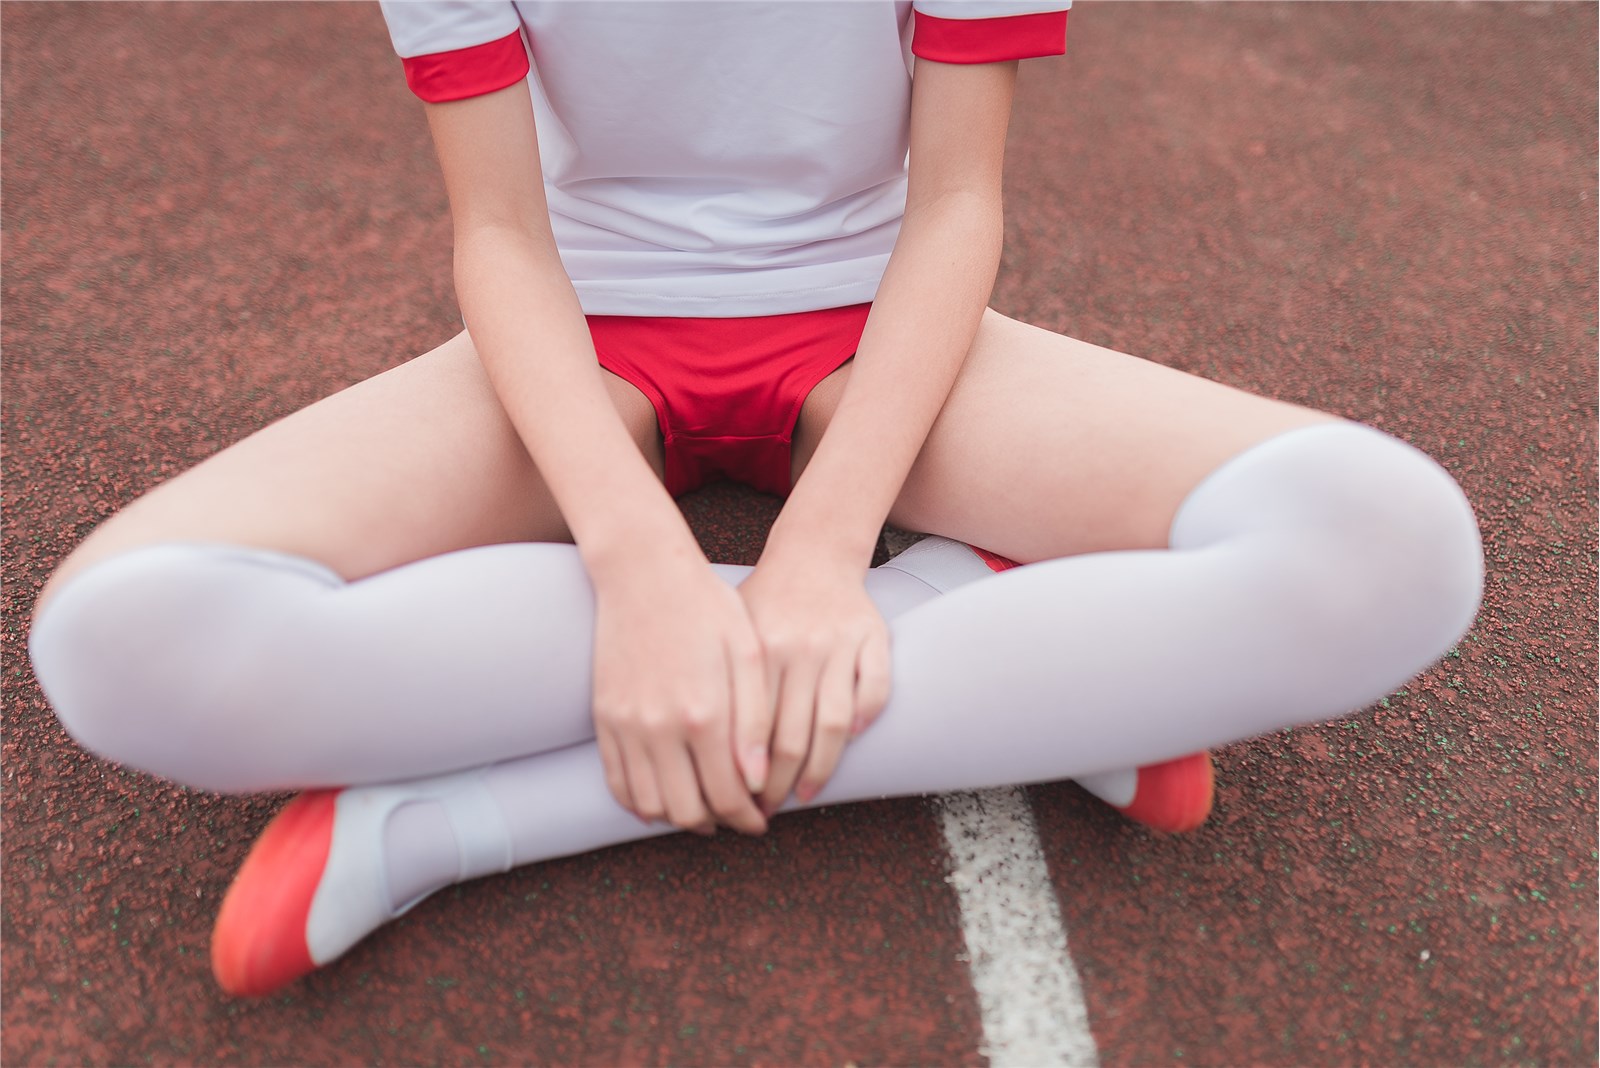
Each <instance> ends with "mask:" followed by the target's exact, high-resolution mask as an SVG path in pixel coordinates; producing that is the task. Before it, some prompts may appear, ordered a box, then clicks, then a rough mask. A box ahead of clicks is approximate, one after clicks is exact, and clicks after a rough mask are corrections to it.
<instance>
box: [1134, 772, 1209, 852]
mask: <svg viewBox="0 0 1600 1068" xmlns="http://www.w3.org/2000/svg"><path fill="white" fill-rule="evenodd" d="M1215 797H1216V771H1215V769H1214V768H1213V767H1212V764H1211V754H1210V753H1191V754H1189V755H1188V756H1185V757H1179V758H1178V759H1176V760H1169V761H1167V762H1166V763H1164V764H1151V765H1149V766H1147V767H1142V768H1140V769H1139V785H1138V787H1137V788H1136V789H1135V790H1134V794H1133V803H1132V804H1131V805H1129V806H1128V807H1127V808H1122V809H1118V811H1119V812H1121V813H1122V814H1123V815H1124V816H1126V817H1128V818H1129V819H1130V820H1134V821H1136V822H1139V823H1142V824H1144V825H1145V826H1146V827H1151V828H1154V829H1155V830H1158V831H1167V832H1169V833H1172V834H1181V833H1183V832H1184V831H1192V830H1194V829H1195V828H1196V827H1198V826H1200V825H1201V824H1202V823H1204V822H1205V821H1206V817H1207V816H1209V815H1211V804H1212V801H1213V800H1214V799H1215Z"/></svg>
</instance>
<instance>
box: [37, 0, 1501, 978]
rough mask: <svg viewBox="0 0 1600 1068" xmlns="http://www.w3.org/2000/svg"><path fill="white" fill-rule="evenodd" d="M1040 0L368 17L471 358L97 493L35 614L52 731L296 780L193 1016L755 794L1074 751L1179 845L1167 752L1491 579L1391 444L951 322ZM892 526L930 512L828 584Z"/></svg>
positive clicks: (1459, 518) (745, 821) (989, 200)
mask: <svg viewBox="0 0 1600 1068" xmlns="http://www.w3.org/2000/svg"><path fill="white" fill-rule="evenodd" d="M1065 8H1066V5H1065V3H1056V2H1051V0H1046V2H1028V0H1018V2H1012V0H962V2H951V3H945V2H934V0H916V2H915V3H905V2H899V3H896V2H890V0H883V2H852V3H839V4H824V3H814V2H800V0H787V2H784V0H780V2H773V3H756V2H744V3H728V2H703V3H700V2H682V3H648V2H646V3H579V2H557V3H539V2H520V0H519V2H512V0H500V2H485V3H393V4H389V5H386V7H385V15H386V18H387V19H388V24H389V29H390V33H391V36H392V38H393V40H394V43H395V46H396V50H397V51H398V53H399V54H400V56H401V58H402V60H403V64H404V68H405V74H406V77H407V79H408V82H409V84H410V85H411V87H412V88H413V90H415V92H416V93H417V95H418V96H419V97H421V98H422V100H423V101H425V107H426V110H427V115H428V122H429V126H430V129H431V131H432V134H433V138H434V142H435V146H436V148H437V151H438V156H439V159H440V164H441V167H442V170H443V173H444V179H445V185H446V188H447V191H448V194H449V197H450V205H451V214H452V219H453V222H454V228H455V258H456V288H457V294H458V297H459V300H460V304H461V309H462V315H463V320H464V323H465V325H466V330H465V332H463V333H461V334H459V335H457V336H456V337H455V338H453V339H451V340H449V341H447V342H445V343H444V344H443V345H441V346H440V347H439V348H437V349H435V350H433V351H432V352H429V353H427V354H426V355H424V356H422V357H420V358H418V359H416V360H414V361H412V362H410V363H408V364H405V365H403V366H401V367H399V368H396V369H394V370H392V371H390V372H387V373H385V374H383V375H380V376H378V377H377V378H374V379H372V380H371V381H369V382H366V383H363V384H361V385H359V386H356V387H354V388H352V389H349V390H347V391H345V392H343V393H340V394H338V395H336V396H334V397H331V398H329V399H327V400H325V401H323V402H321V403H319V404H316V405H313V406H312V407H311V408H308V409H306V410H305V411H302V412H300V413H298V414H296V415H294V416H291V417H289V418H288V419H285V420H283V421H282V422H280V423H278V424H276V425H274V426H272V427H269V428H267V429H266V430H264V431H262V432H261V433H259V434H257V435H255V436H253V437H251V438H249V439H247V440H245V441H243V442H241V443H239V444H238V445H236V446H234V447H232V448H230V449H228V450H226V451H224V452H223V453H221V454H219V455H218V456H216V457H214V458H212V459H211V460H209V461H207V462H206V463H204V464H202V465H200V466H199V467H198V468H196V469H194V470H193V471H191V472H189V473H187V474H185V475H183V476H181V477H179V478H176V479H174V480H172V481H171V482H170V483H168V484H166V485H164V486H162V487H160V488H159V489H157V490H156V491H155V492H153V493H151V494H150V495H149V496H147V497H145V498H144V499H142V500H140V501H138V502H136V503H135V504H134V505H132V506H131V507H129V508H128V509H126V510H125V511H124V512H122V513H121V514H120V515H118V516H116V517H115V518H113V519H112V520H111V521H110V522H108V523H107V524H105V526H103V527H102V528H101V529H99V530H97V531H96V532H95V533H94V534H93V535H92V536H91V537H90V538H88V539H87V540H86V541H85V542H84V543H83V545H82V546H80V547H79V548H78V550H77V551H75V552H74V553H73V554H72V555H71V556H70V557H69V558H68V560H67V561H66V562H65V563H64V564H63V565H62V566H61V568H60V570H59V571H58V572H57V574H56V575H55V576H54V577H53V579H52V581H51V582H50V584H49V585H48V586H47V588H46V589H45V591H44V592H43V593H42V595H41V598H40V605H39V608H38V612H37V616H36V622H35V626H34V630H33V633H32V636H31V643H32V645H31V649H32V653H33V658H34V663H35V667H36V670H37V673H38V675H39V678H40V680H41V683H42V684H43V685H44V687H45V689H46V691H47V693H48V694H49V695H50V698H51V700H52V703H53V704H54V706H55V708H56V710H57V712H58V714H59V715H60V717H61V718H62V720H63V722H64V723H65V724H66V726H67V727H68V729H69V730H70V731H71V732H72V733H73V735H74V736H75V737H76V738H77V739H79V740H80V741H81V742H82V743H83V744H84V745H86V746H88V747H89V748H91V749H94V750H95V751H97V752H99V753H102V754H104V755H105V756H107V757H109V758H112V759H116V760H120V761H123V762H125V763H128V764H130V765H133V766H136V767H140V768H143V769H146V770H149V771H153V772H155V773H157V774H161V775H166V776H169V777H171V778H173V779H177V780H179V781H182V782H186V783H188V784H190V785H193V786H198V787H202V788H208V789H215V790H222V791H254V790H277V789H285V788H295V789H305V790H307V791H308V792H307V793H304V794H302V795H301V796H300V797H299V798H297V799H296V800H295V801H294V802H292V803H291V804H290V805H289V806H288V807H287V808H286V809H285V810H284V812H283V813H282V814H281V815H280V816H279V817H278V818H277V819H276V820H275V821H274V822H273V823H272V824H271V825H270V826H269V827H268V829H267V830H266V831H265V832H264V834H263V835H262V838H261V839H260V841H258V843H257V844H256V846H255V848H254V849H253V850H252V851H251V854H250V856H249V857H248V858H247V860H246V862H245V864H244V866H243V868H242V869H241V871H240V873H239V876H238V877H237V879H236V880H235V883H234V886H233V888H232V890H230V892H229V896H228V898H227V900H226V901H225V902H224V905H223V908H222V911H221V914H220V915H219V918H218V922H217V930H216V933H215V936H214V938H213V965H214V970H215V971H216V974H217V977H218V979H219V981H220V982H221V983H222V985H223V986H224V987H225V988H226V989H228V990H229V991H232V992H235V993H264V992H267V991H269V990H272V989H275V988H276V987H278V986H280V985H282V984H283V983H286V982H288V981H290V980H292V979H293V978H295V977H297V976H299V975H302V974H304V973H305V972H306V971H308V970H310V969H311V968H314V967H316V966H318V965H320V964H324V963H326V962H328V961H330V960H332V959H334V958H335V957H337V956H338V955H339V954H341V953H342V952H344V951H345V950H346V949H347V948H349V946H351V945H352V944H354V943H355V942H356V941H357V940H359V939H360V938H361V937H363V936H364V935H365V934H367V933H368V932H370V931H371V930H372V929H374V928H375V927H377V926H378V925H380V924H382V923H383V922H385V921H387V920H388V919H390V918H392V917H393V916H395V915H398V914H399V913H400V912H402V911H404V910H405V909H406V908H409V907H410V906H411V905H412V904H414V903H415V902H417V901H418V900H420V899H421V898H422V897H424V896H426V895H427V894H428V893H431V892H432V891H434V890H436V889H438V888H440V887H442V886H445V885H448V884H450V883H452V882H455V881H458V880H461V879H467V878H473V877H476V876H480V875H484V874H487V873H490V872H496V871H504V870H506V869H507V868H509V867H511V866H513V865H516V864H524V863H530V862H533V861H536V860H540V859H544V858H548V857H553V856H560V855H564V854H570V853H574V852H581V851H585V850H589V849H594V848H598V847H600V846H604V845H609V844H613V843H616V842H621V841H626V840H629V839H634V838H639V837H642V836H645V835H649V834H655V833H662V832H664V831H667V830H669V829H672V828H684V829H693V830H697V831H700V832H702V833H710V832H711V831H712V829H713V828H714V827H715V826H716V825H717V824H722V825H726V826H730V827H733V828H736V829H738V830H740V831H744V832H746V833H751V834H759V833H761V832H762V831H764V830H765V828H766V825H767V821H768V819H769V818H770V817H771V816H772V815H773V814H774V813H775V812H777V811H778V810H779V809H780V808H782V807H785V806H795V805H809V804H826V803H833V802H839V801H849V800H854V799H860V798H865V797H881V796H885V795H890V794H906V793H917V792H927V791H936V790H952V789H962V788H969V787H978V786H991V785H997V784H1001V783H1025V782H1035V781H1041V780H1049V779H1059V778H1063V777H1079V778H1080V780H1083V781H1086V782H1087V784H1088V785H1090V786H1091V788H1092V789H1094V790H1096V791H1097V792H1098V793H1100V794H1101V795H1103V796H1106V797H1108V798H1109V799H1111V800H1112V801H1113V802H1114V803H1116V804H1118V805H1119V806H1120V807H1124V808H1126V809H1129V810H1130V811H1131V812H1132V814H1134V815H1135V816H1136V817H1138V818H1141V819H1143V820H1145V821H1146V822H1149V823H1152V824H1153V825H1156V826H1159V827H1163V828H1167V829H1181V828H1183V827H1186V826H1191V825H1193V824H1194V823H1195V822H1197V821H1198V820H1199V819H1201V818H1203V816H1204V813H1205V811H1206V809H1207V808H1208V807H1209V804H1210V763H1209V758H1208V757H1206V756H1205V755H1204V752H1203V750H1205V749H1206V748H1208V747H1210V746H1213V745H1218V744H1223V743H1226V742H1229V741H1233V740H1236V739H1239V738H1243V737H1248V736H1251V735H1254V734H1258V733H1261V732H1264V731H1268V730H1274V729H1278V728H1281V727H1285V726H1289V725H1294V724H1299V723H1307V722H1313V721H1317V720H1322V719H1326V718H1329V717H1332V716H1336V715H1339V714H1342V713H1344V712H1346V711H1348V710H1350V709H1352V708H1357V707H1361V706H1363V705H1365V704H1367V703H1369V702H1371V701H1373V700H1375V699H1376V698H1377V697H1379V696H1381V695H1383V694H1384V693H1386V692H1388V691H1389V690H1390V689H1392V688H1394V687H1395V686H1398V685H1399V684H1401V683H1403V682H1404V681H1405V680H1407V679H1408V678H1410V677H1411V676H1412V675H1413V674H1415V673H1416V672H1417V671H1419V670H1421V669H1423V668H1425V667H1426V666H1427V665H1428V664H1430V663H1431V662H1432V661H1433V660H1434V659H1435V658H1437V657H1438V656H1439V655H1441V654H1442V653H1443V652H1444V651H1446V650H1447V649H1448V648H1449V647H1450V645H1451V644H1452V643H1453V642H1454V641H1455V640H1456V639H1457V638H1458V637H1459V636H1460V635H1461V633H1462V632H1463V631H1464V630H1465V628H1466V627H1467V626H1468V625H1469V624H1470V622H1471V620H1472V617H1473V614H1474V612H1475V609H1476V605H1477V600H1478V596H1479V592H1480V588H1481V584H1482V564H1481V552H1480V548H1479V543H1478V536H1477V529H1476V524H1475V522H1474V520H1473V517H1472V514H1471V510H1470V508H1469V506H1468V505H1467V502H1466V501H1465V499H1464V497H1463V496H1462V494H1461V492H1460V490H1459V489H1458V488H1457V487H1456V485H1455V483H1454V482H1453V481H1452V480H1451V479H1450V478H1449V476H1448V475H1446V474H1445V473H1444V472H1443V471H1442V470H1441V469H1440V468H1439V467H1438V466H1437V465H1436V464H1434V463H1433V462H1432V461H1431V460H1429V459H1427V458H1426V457H1425V456H1423V455H1421V454H1420V453H1418V452H1416V451H1415V450H1413V449H1411V448H1410V447H1409V446H1407V445H1404V444H1403V443H1400V442H1398V441H1395V440H1393V439H1390V438H1387V437H1385V436H1383V435H1382V434H1380V433H1378V432H1376V431H1374V430H1371V429H1368V428H1364V427H1360V426H1356V425H1353V424H1350V423H1346V422H1342V421H1340V420H1337V419H1335V418H1333V417H1331V416H1327V415H1323V414H1319V413H1316V412H1311V411H1307V410H1304V409H1300V408H1296V407H1293V406H1290V405H1286V404H1281V403H1277V402H1274V401H1269V400H1264V399H1261V398H1256V397H1250V396H1247V395H1244V394H1241V393H1238V392H1236V391H1233V390H1230V389H1227V388H1225V387H1222V386H1220V385H1217V384H1214V383H1210V382H1206V381H1204V380H1200V379H1197V378H1193V377H1189V376H1186V375H1183V374H1180V373H1177V372H1175V371H1171V370H1168V369H1165V368H1162V367H1160V366H1158V365H1155V364H1151V363H1146V362H1143V361H1140V360H1136V359H1134V358H1132V357H1129V356H1125V355H1121V354H1118V353H1114V352H1110V351H1107V350H1104V349H1100V348H1096V347H1094V346H1091V345H1087V344H1084V343H1082V342H1078V341H1074V340H1072V339H1070V338H1065V337H1061V336H1057V335H1054V334H1051V333H1048V332H1046V331H1043V330H1040V329H1038V328H1035V327H1031V326H1028V325H1026V324H1023V323H1019V322H1015V321H1012V320H1009V319H1007V318H1005V317H1003V316H1000V315H998V314H996V313H995V312H993V311H991V310H988V309H986V307H985V304H986V301H987V298H988V295H989V292H990V289H991V287H992V285H993V282H994V278H995V273H996V270H997V267H998V264H999V260H1000V244H1001V234H1002V215H1001V207H1000V190H1001V162H1002V157H1003V150H1004V144H1005V131H1006V126H1007V122H1008V117H1009V113H1010V108H1011V99H1012V92H1013V86H1014V82H1015V77H1016V64H1017V62H1018V61H1019V60H1022V59H1029V58H1033V57H1038V56H1045V55H1054V54H1058V53H1060V52H1062V51H1063V49H1064V35H1065V27H1066V10H1065ZM716 477H734V478H738V479H741V480H743V481H746V482H748V483H750V484H752V485H754V486H756V487H757V488H759V489H764V490H768V491H772V492H777V493H784V494H787V496H788V500H787V503H786V504H785V506H784V509H783V512H782V514H781V515H780V517H779V519H778V521H777V523H776V524H775V525H774V527H773V529H772V532H771V535H770V537H769V539H768V542H767V545H766V547H765V550H764V552H763V554H762V556H761V558H760V561H759V563H758V564H757V566H756V567H755V568H754V569H739V568H727V567H715V566H712V565H710V564H709V563H708V562H707V561H706V559H705V558H704V556H703V555H701V553H700V552H699V550H698V548H697V547H696V544H695V542H694V540H693V538H692V537H691V535H690V533H689V531H688V530H687V528H686V526H685V524H684V522H683V520H682V518H681V516H680V515H679V513H678V512H677V510H676V508H675V507H674V505H673V498H674V497H675V496H676V495H678V494H681V493H684V492H687V491H689V490H691V489H693V488H694V487H696V486H697V485H699V484H701V483H702V482H704V481H706V480H708V479H711V478H716ZM885 519H889V520H892V521H893V522H895V523H897V524H899V525H901V526H905V527H909V528H913V529H918V530H925V531H930V532H932V533H934V534H937V535H942V536H943V537H938V538H931V539H929V540H928V541H926V542H923V543H920V544H919V545H918V546H916V547H915V548H914V549H913V550H911V551H908V552H907V553H904V554H902V555H901V556H900V557H898V558H896V560H894V561H891V563H890V564H888V565H886V566H884V567H881V568H877V569H872V570H869V569H868V567H867V565H868V562H869V558H870V555H871V552H872V548H873V545H874V543H875V540H876V537H877V533H878V531H879V529H880V527H881V525H882V523H883V522H884V521H885ZM572 543H575V545H574V544H572ZM968 546H983V547H984V549H983V550H978V549H975V548H969V547H968ZM991 551H992V552H991ZM993 553H1003V554H1004V557H997V556H994V555H993ZM1012 560H1016V561H1023V562H1025V563H1027V564H1028V566H1025V567H1019V568H1014V569H1008V568H1010V561H1012ZM995 570H1001V571H1004V573H1002V574H994V573H993V572H994V571H995ZM880 712H881V713H882V715H881V718H880ZM847 743H848V750H846V745H847ZM1186 754H1188V755H1187V756H1186ZM1140 766H1144V769H1145V770H1142V771H1141V772H1138V773H1135V772H1132V771H1127V770H1122V771H1119V770H1118V769H1130V768H1135V767H1140Z"/></svg>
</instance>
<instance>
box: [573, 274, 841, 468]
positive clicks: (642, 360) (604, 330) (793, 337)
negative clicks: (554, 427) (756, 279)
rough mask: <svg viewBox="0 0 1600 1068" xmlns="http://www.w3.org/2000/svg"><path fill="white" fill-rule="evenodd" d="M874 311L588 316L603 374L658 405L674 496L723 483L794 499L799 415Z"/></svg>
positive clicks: (657, 413) (658, 416)
mask: <svg viewBox="0 0 1600 1068" xmlns="http://www.w3.org/2000/svg"><path fill="white" fill-rule="evenodd" d="M871 307H872V305H871V304H855V305H851V306H850V307H846V308H824V309H822V310H820V311H808V312H794V313H792V314H789V315H760V316H755V317H750V318H742V319H678V318H662V317H653V316H651V317H647V316H633V315H591V316H589V317H588V320H589V334H590V336H591V337H593V338H594V351H595V355H597V356H598V357H599V358H600V366H601V367H604V368H605V369H606V370H607V371H610V372H611V373H612V374H614V375H617V376H619V377H620V378H623V379H625V380H627V381H628V382H631V383H632V384H633V385H634V386H635V387H637V388H638V389H639V391H640V392H641V393H643V394H644V395H645V396H646V397H649V398H650V403H651V404H653V405H655V409H656V421H657V423H659V424H660V426H661V439H662V442H663V444H664V446H665V451H666V461H667V464H666V485H667V491H668V492H669V493H671V494H672V495H673V496H674V497H676V496H679V495H680V494H684V493H688V492H689V491H690V490H694V489H698V488H699V487H701V486H703V485H705V484H706V483H707V482H713V481H715V480H717V479H719V478H731V479H734V480H736V481H739V482H743V483H746V484H747V485H750V486H753V487H754V488H756V489H758V490H762V491H764V492H766V493H776V494H778V495H780V496H782V495H785V494H787V493H788V492H789V489H790V486H789V450H790V443H791V440H792V438H793V435H794V428H795V423H796V422H797V421H798V420H799V418H800V406H801V405H802V404H804V403H805V400H806V397H807V396H808V395H810V393H811V390H812V389H813V388H814V387H815V386H816V384H817V383H818V382H821V381H822V380H823V379H824V378H826V377H828V375H829V374H831V373H832V372H833V371H834V370H836V369H837V368H838V367H839V366H840V365H841V364H843V363H844V362H845V361H846V360H848V359H850V357H852V356H853V355H855V351H856V346H857V344H858V343H859V342H860V341H861V332H862V330H863V329H865V327H866V325H867V312H868V311H869V310H870V309H871Z"/></svg>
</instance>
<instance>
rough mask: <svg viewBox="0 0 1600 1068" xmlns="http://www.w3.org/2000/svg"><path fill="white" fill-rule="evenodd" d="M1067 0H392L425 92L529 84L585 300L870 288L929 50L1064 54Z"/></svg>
mask: <svg viewBox="0 0 1600 1068" xmlns="http://www.w3.org/2000/svg"><path fill="white" fill-rule="evenodd" d="M1069 3H1070V0H1031V2H1030V0H956V2H950V0H942V2H935V0H915V2H907V0H630V2H612V0H605V2H601V0H553V2H552V0H499V2H448V3H440V2H433V0H384V3H383V13H384V17H385V19H386V20H387V22H388V26H389V34H390V37H391V39H392V40H393V42H394V46H395V51H396V52H398V53H399V55H400V56H401V57H402V59H403V60H404V61H405V68H406V77H407V81H408V82H409V83H410V85H411V88H412V89H413V91H414V92H416V94H417V95H418V96H420V97H421V98H422V99H424V100H429V101H435V102H439V101H446V100H459V99H463V98H465V97H470V96H474V95H478V94H481V93H488V92H493V91H495V90H498V89H503V88H505V87H506V86H508V85H512V84H514V83H516V82H517V81H519V80H521V79H523V78H526V79H527V82H528V86H529V89H530V91H531V93H532V97H533V109H534V121H535V124H536V126H537V128H538V136H539V153H540V156H541V158H542V160H543V166H544V181H545V191H546V196H547V198H548V200H549V205H550V223H551V226H552V228H553V230H554V233H555V239H556V244H557V246H558V247H559V248H560V250H561V258H562V262H563V264H564V265H565V267H566V269H567V273H568V275H569V276H570V277H571V278H572V281H573V284H574V286H575V287H576V288H577V291H578V297H579V299H580V301H581V302H582V304H583V309H584V311H585V312H586V313H588V314H601V315H671V316H711V317H724V316H747V315H776V314H781V313H785V312H796V311H809V310H812V309H816V308H829V307H839V306H843V305H847V304H859V303H863V302H866V301H870V300H872V299H873V296H874V294H875V293H876V292H877V288H878V282H879V279H880V278H881V277H882V275H883V270H884V267H885V266H886V265H887V263H888V260H889V253H890V251H891V250H892V249H893V247H894V241H895V236H896V235H897V234H898V232H899V228H900V217H901V215H902V213H903V212H904V210H905V199H906V164H907V147H908V130H909V120H910V99H911V70H912V58H911V57H912V55H913V54H915V55H917V56H919V57H922V58H924V59H929V60H935V61H940V62H955V63H988V62H998V61H1002V60H1012V59H1024V58H1028V57H1031V56H1044V55H1059V54H1061V53H1062V52H1064V51H1065V47H1066V19H1067V7H1068V5H1069Z"/></svg>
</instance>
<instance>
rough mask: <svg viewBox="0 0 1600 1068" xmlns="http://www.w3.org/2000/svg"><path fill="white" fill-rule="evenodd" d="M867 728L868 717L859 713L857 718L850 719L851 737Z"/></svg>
mask: <svg viewBox="0 0 1600 1068" xmlns="http://www.w3.org/2000/svg"><path fill="white" fill-rule="evenodd" d="M866 729H867V717H866V716H863V715H861V714H860V713H857V714H856V718H855V719H853V720H851V721H850V737H852V738H854V737H855V736H856V735H858V734H860V733H861V732H862V731H864V730H866Z"/></svg>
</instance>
